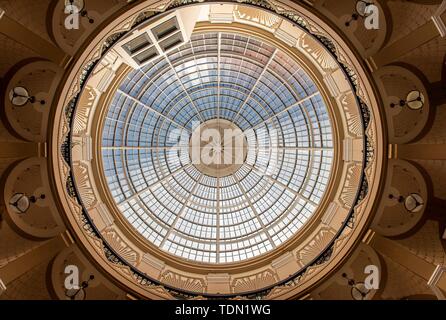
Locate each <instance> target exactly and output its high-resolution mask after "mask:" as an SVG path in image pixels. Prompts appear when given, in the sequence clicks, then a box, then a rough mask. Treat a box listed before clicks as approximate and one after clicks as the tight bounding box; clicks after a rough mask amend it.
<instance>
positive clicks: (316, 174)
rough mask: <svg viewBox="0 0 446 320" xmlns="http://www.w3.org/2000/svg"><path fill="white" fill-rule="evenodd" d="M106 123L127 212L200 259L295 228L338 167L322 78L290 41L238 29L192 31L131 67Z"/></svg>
mask: <svg viewBox="0 0 446 320" xmlns="http://www.w3.org/2000/svg"><path fill="white" fill-rule="evenodd" d="M102 130H103V131H102V145H101V152H102V162H103V168H104V170H105V176H106V178H107V183H108V187H109V191H110V193H111V195H112V196H113V198H114V201H115V202H116V205H117V207H118V208H119V210H120V211H121V212H122V214H123V216H124V217H125V219H126V220H127V221H128V222H129V223H130V224H131V225H132V226H133V227H134V229H135V230H137V231H138V232H139V233H140V234H141V235H142V236H143V237H144V238H146V239H147V240H148V241H149V242H151V243H152V244H153V245H155V246H156V247H159V248H160V249H161V250H164V251H166V252H168V253H170V254H173V255H176V256H179V257H182V258H184V259H188V260H192V261H195V262H202V263H231V262H237V261H243V260H246V259H250V258H253V257H256V256H259V255H261V254H263V253H266V252H268V251H270V250H273V249H274V248H276V247H278V246H280V245H281V244H282V243H284V242H285V241H287V240H288V239H290V238H292V237H293V236H294V235H295V234H296V233H297V232H298V231H299V229H300V228H302V226H303V225H304V224H305V223H306V222H307V221H308V220H309V219H310V218H311V216H312V215H313V213H314V212H315V210H316V209H317V207H318V205H319V203H320V202H321V199H322V197H323V195H324V192H325V190H326V188H327V184H328V180H329V177H330V171H331V169H332V162H333V140H332V128H331V123H330V119H329V115H328V112H327V108H326V106H325V104H324V101H323V98H322V96H321V94H320V92H319V91H318V88H317V86H316V85H315V84H314V82H313V81H312V79H311V78H310V77H309V76H308V74H307V73H306V72H305V71H304V70H303V69H302V68H301V67H300V66H299V64H298V63H297V61H296V60H295V59H294V58H293V57H292V56H291V55H289V54H288V53H286V52H285V51H283V50H281V49H279V48H276V47H275V46H274V45H272V44H270V43H267V42H264V41H262V40H259V39H257V38H254V37H251V36H244V35H239V34H232V33H229V32H228V33H226V32H207V33H197V34H194V35H193V36H192V38H191V40H190V41H189V42H188V43H187V44H185V45H183V46H182V47H180V48H179V49H177V50H174V51H173V52H171V53H170V54H168V55H167V56H165V57H160V58H158V59H157V60H155V61H154V62H151V63H149V64H147V65H145V66H144V67H142V68H140V69H138V70H135V71H132V72H130V73H129V74H128V76H127V77H126V78H125V79H124V81H123V82H122V83H121V85H120V87H119V88H118V89H117V90H116V93H115V95H114V98H113V100H112V103H111V104H110V106H109V107H108V110H107V113H106V119H105V121H104V124H103V128H102Z"/></svg>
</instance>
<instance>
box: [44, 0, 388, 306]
mask: <svg viewBox="0 0 446 320" xmlns="http://www.w3.org/2000/svg"><path fill="white" fill-rule="evenodd" d="M191 2H192V1H191ZM246 2H249V1H246ZM262 4H263V6H264V7H266V8H267V9H268V10H272V11H275V12H277V13H278V14H279V15H283V16H282V17H280V19H281V22H277V23H271V21H273V20H271V19H266V18H259V17H258V16H257V17H256V16H255V15H254V14H251V15H248V14H244V15H240V6H241V4H238V5H237V6H238V17H239V18H240V21H239V22H242V20H243V19H251V21H250V23H251V24H254V25H255V24H256V23H257V24H260V25H259V27H262V28H263V29H265V28H271V29H274V28H276V27H277V26H278V25H279V26H281V27H279V28H278V29H275V31H274V35H275V36H276V37H277V38H279V39H280V40H281V41H283V42H286V43H288V44H292V45H293V46H295V47H296V48H297V49H298V50H299V51H300V52H302V53H303V54H305V56H306V57H307V58H308V59H311V60H312V61H313V62H314V65H315V66H316V67H317V68H318V70H319V72H320V73H321V74H322V75H323V76H324V82H325V84H324V85H325V86H326V87H327V88H328V90H329V92H330V94H331V95H332V96H333V97H334V101H335V104H334V105H335V106H337V107H338V109H339V110H340V112H341V115H342V116H341V118H340V122H341V123H339V124H338V125H339V126H340V127H342V128H345V129H344V137H345V142H343V146H344V148H345V149H348V152H345V153H344V154H346V156H345V157H344V164H343V168H342V169H340V168H339V170H342V172H343V174H342V176H343V177H344V178H343V180H342V181H341V182H340V183H339V188H338V189H337V191H336V194H335V195H334V201H333V203H332V204H330V206H329V207H328V209H327V210H326V214H325V215H324V217H323V219H322V220H323V221H324V223H321V224H320V225H319V227H318V228H316V229H315V230H314V232H313V233H312V235H311V236H309V237H308V239H306V240H305V241H303V242H302V243H301V245H299V246H298V247H297V248H294V249H293V251H292V252H284V253H283V255H282V256H280V257H279V258H277V259H275V260H274V261H272V262H270V263H268V264H266V265H264V266H262V267H259V268H257V270H252V269H251V270H247V271H246V273H244V274H243V273H240V274H230V273H229V272H228V273H218V274H211V273H209V274H191V273H190V272H188V271H184V270H180V269H178V268H174V267H170V266H169V265H167V264H166V263H165V262H164V261H162V260H160V259H158V258H156V257H154V256H153V255H152V254H151V253H150V252H141V251H140V249H139V248H137V247H136V246H135V245H134V244H133V243H132V242H131V241H129V239H128V238H127V237H126V235H125V234H124V233H122V231H121V230H119V229H116V228H114V219H113V217H112V214H111V213H110V212H107V211H108V208H107V207H104V206H103V205H102V203H101V200H100V199H99V198H98V197H97V194H96V190H97V187H96V186H95V182H94V180H92V179H91V177H92V172H91V163H90V159H91V154H92V150H90V146H91V143H90V142H89V141H90V137H91V136H90V135H89V130H91V126H92V123H91V119H92V118H93V117H92V115H93V114H94V111H95V108H96V107H97V104H98V102H99V100H100V97H101V95H102V93H101V92H99V91H98V90H97V89H96V88H95V87H91V86H89V83H90V81H92V80H93V81H94V80H95V79H94V76H95V71H94V70H93V71H92V72H91V71H90V69H91V66H93V63H94V61H97V60H99V59H101V58H102V56H103V54H104V52H105V51H104V48H108V44H107V45H105V47H104V44H105V43H107V42H110V43H112V42H113V41H114V39H113V38H110V37H111V36H112V35H115V36H116V37H118V36H119V35H120V34H121V33H124V32H126V31H128V30H130V29H131V28H132V27H133V26H134V25H135V22H136V21H138V19H141V17H142V16H141V15H142V14H141V13H144V12H151V11H159V12H161V11H164V10H166V9H167V8H171V7H172V6H180V5H182V3H181V2H180V1H162V2H151V1H146V2H145V3H142V4H138V5H136V6H134V7H132V8H130V9H129V10H128V11H127V12H126V13H125V14H123V16H122V17H120V18H119V19H114V20H113V21H112V22H111V23H110V24H109V25H108V26H107V27H105V28H104V29H103V30H102V31H101V32H100V33H99V34H98V35H97V36H96V38H95V40H94V41H92V42H91V43H90V44H89V45H88V46H86V49H85V51H84V53H83V55H82V56H81V57H79V59H78V61H77V62H76V63H75V65H74V66H73V68H72V69H71V73H70V74H69V75H68V76H67V79H66V82H65V85H64V86H63V87H62V88H61V89H60V93H61V94H60V97H61V99H60V101H59V102H58V105H57V110H56V114H55V122H54V128H53V132H54V134H53V144H52V157H53V161H54V170H55V172H54V178H55V183H56V186H57V189H58V191H59V194H60V202H61V205H62V206H63V208H64V210H65V211H66V214H67V218H68V220H69V222H70V224H71V225H72V227H73V230H74V232H75V234H76V236H77V237H78V239H79V240H80V242H81V243H82V245H83V246H85V247H86V248H87V250H88V251H89V252H90V254H91V255H92V256H93V257H94V259H95V260H96V261H97V262H98V263H99V264H101V266H102V267H103V268H105V270H107V271H108V272H109V273H110V274H111V275H112V276H113V277H114V278H116V279H117V281H120V282H122V283H124V284H125V285H126V286H127V287H128V288H129V290H131V291H133V292H135V293H136V294H137V295H139V296H144V297H148V298H167V299H169V298H173V297H174V296H180V297H184V298H193V297H195V296H201V295H203V296H212V295H213V294H217V292H218V293H221V294H226V295H227V296H228V297H236V296H244V297H246V298H250V297H253V294H254V295H255V294H256V293H257V294H260V296H261V297H264V298H270V299H275V298H276V299H282V298H289V297H293V296H296V295H299V294H304V293H305V292H306V291H307V290H309V289H310V288H311V287H313V286H315V285H316V284H317V283H318V282H319V281H320V280H321V279H323V278H324V277H326V276H327V275H329V274H330V273H331V271H333V269H334V268H335V267H336V265H337V264H338V263H340V261H343V260H344V259H345V257H347V256H348V254H349V252H351V250H352V248H353V247H354V245H355V244H356V243H357V242H358V239H359V238H360V237H359V236H360V235H361V234H362V233H363V232H364V228H365V226H367V224H368V222H369V220H370V216H371V214H372V212H373V210H374V206H373V199H374V197H375V196H376V195H377V193H378V191H379V190H378V185H379V181H380V176H381V165H382V164H381V161H382V159H383V158H384V157H383V156H384V150H383V148H382V146H383V145H384V144H383V143H382V141H383V132H382V127H381V120H380V116H379V108H378V102H377V101H376V98H375V96H374V92H375V91H374V87H373V86H372V85H371V84H370V83H369V80H368V76H367V74H366V73H365V72H364V71H363V70H364V69H363V68H362V65H361V64H360V62H359V61H358V60H357V59H356V58H355V55H354V53H353V52H352V51H351V50H350V49H348V48H347V47H346V46H345V45H344V42H343V40H342V38H341V37H339V36H337V35H336V34H335V33H334V32H333V31H332V30H330V29H329V27H328V26H327V25H325V24H324V23H323V22H322V21H318V20H317V19H316V17H314V16H313V15H312V14H311V13H310V12H308V11H306V10H305V9H303V8H301V7H299V5H297V4H295V3H292V2H288V1H274V2H273V1H264V2H262ZM251 8H252V7H251ZM251 10H252V9H251ZM235 16H237V14H235ZM262 16H263V15H262ZM253 17H255V18H253ZM263 17H264V16H263ZM284 17H287V18H290V19H294V24H295V25H294V26H293V23H291V22H289V20H288V19H285V18H284ZM121 21H123V22H121ZM296 24H297V25H299V27H298V26H296ZM289 28H291V29H289ZM302 28H306V29H307V30H308V31H309V32H312V33H313V35H314V36H318V37H319V40H320V41H322V42H325V43H326V45H328V46H331V50H332V53H333V52H334V53H336V55H337V59H338V62H340V63H342V64H343V65H344V68H346V69H347V72H348V73H349V74H350V79H351V81H352V82H353V84H354V85H355V92H353V91H352V90H351V88H352V87H351V85H350V83H349V82H348V81H347V80H346V76H345V73H344V72H343V71H342V70H340V68H339V65H338V62H336V60H335V59H334V58H333V57H332V55H331V54H329V53H328V51H327V49H325V48H324V47H322V46H321V45H320V42H319V41H317V40H315V38H314V37H312V36H309V35H308V33H307V32H304V31H302V30H303V29H302ZM277 30H280V31H279V32H277ZM110 52H112V51H110ZM107 56H108V54H107ZM88 76H89V78H88V80H87V77H88ZM86 80H87V81H86ZM96 81H97V79H96ZM81 90H82V91H81ZM77 98H78V99H77ZM357 98H359V99H360V101H361V102H362V103H363V106H362V109H361V108H360V106H359V105H358V100H357ZM367 106H368V107H367ZM74 107H76V111H75V116H74V120H73V121H74V123H75V127H73V130H70V126H71V119H72V117H73V115H72V114H71V112H72V110H74ZM360 110H362V111H363V115H361V113H360ZM364 114H365V116H364ZM364 119H365V120H366V122H367V126H366V128H365V130H364V128H363V120H364ZM361 128H362V129H361ZM67 137H70V139H69V140H67ZM365 137H367V140H368V145H367V150H365V148H364V145H363V144H362V146H361V143H358V141H363V139H364V138H365ZM89 143H90V144H89ZM69 148H73V149H72V150H70V149H69ZM61 150H62V151H63V152H60V151H61ZM344 151H345V150H344ZM364 154H367V157H366V158H365V157H364ZM363 160H366V161H365V162H364V161H363ZM67 161H68V162H67ZM364 164H365V165H366V167H365V168H364V167H363V165H364ZM362 175H364V177H363V176H362ZM364 178H365V179H366V181H367V182H366V184H364V183H363V179H364ZM359 191H360V192H359ZM358 192H359V193H358ZM358 194H359V201H358V197H357V195H358ZM78 197H79V199H80V201H81V202H79V200H78ZM351 206H354V215H353V216H349V212H350V211H349V210H350V209H352V208H351ZM89 219H91V220H92V221H94V224H95V225H94V227H93V226H92V225H91V221H90V220H89ZM346 220H348V223H347V221H346ZM342 226H343V227H344V228H341V227H342ZM105 234H108V235H109V236H108V238H107V237H104V235H105ZM110 235H113V237H112V238H110ZM105 238H107V239H109V240H110V239H113V241H110V242H113V244H114V247H113V248H111V247H109V245H111V243H107V242H106V239H105ZM333 241H334V243H333ZM119 253H121V254H122V255H124V256H125V257H127V260H125V259H124V257H122V256H119ZM321 254H322V255H321ZM128 260H130V261H128ZM306 262H310V264H311V265H310V266H306ZM300 269H302V270H303V271H302V272H300V273H299V275H298V276H295V277H291V278H290V275H293V273H295V272H297V271H298V270H300ZM146 277H147V278H146ZM153 280H154V281H153ZM241 288H243V289H241Z"/></svg>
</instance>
